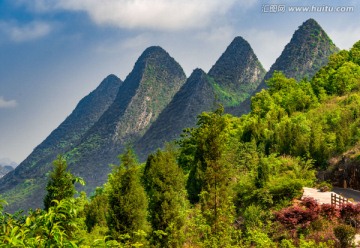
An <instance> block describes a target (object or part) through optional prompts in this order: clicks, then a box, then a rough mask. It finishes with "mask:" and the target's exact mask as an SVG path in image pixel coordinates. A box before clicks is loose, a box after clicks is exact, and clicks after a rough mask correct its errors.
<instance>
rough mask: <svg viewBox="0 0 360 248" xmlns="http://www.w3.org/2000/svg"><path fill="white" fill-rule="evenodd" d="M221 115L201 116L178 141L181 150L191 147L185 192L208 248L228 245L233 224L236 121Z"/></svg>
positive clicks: (236, 145)
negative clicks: (205, 230)
mask: <svg viewBox="0 0 360 248" xmlns="http://www.w3.org/2000/svg"><path fill="white" fill-rule="evenodd" d="M222 113H223V108H222V107H220V108H219V109H217V110H216V111H215V112H212V113H203V114H201V115H200V116H199V121H198V127H197V128H196V129H193V130H192V131H191V132H190V133H188V137H186V138H185V140H183V141H181V142H180V145H181V146H182V149H184V151H187V149H186V146H187V145H188V144H191V146H192V147H193V159H190V161H193V164H192V167H191V170H190V173H189V178H188V182H187V190H188V194H189V199H190V201H191V202H192V203H197V202H199V203H200V206H201V210H202V215H203V216H204V218H205V220H206V223H207V224H208V225H209V227H210V229H211V233H212V235H213V239H212V240H213V241H211V242H210V243H209V245H211V246H213V245H217V244H218V243H217V242H220V240H221V242H223V244H229V242H231V241H230V240H231V237H230V236H229V234H230V233H231V232H232V230H231V229H232V227H231V224H232V223H233V221H234V216H233V214H234V204H233V200H232V198H233V193H234V192H233V186H234V182H235V181H236V175H235V173H234V171H235V167H236V164H235V163H236V159H235V158H236V155H235V151H236V149H237V147H238V145H239V144H238V137H237V131H236V130H237V121H236V120H235V119H232V118H231V117H229V116H226V115H225V116H224V115H223V114H222ZM235 137H236V138H235ZM183 155H184V154H183ZM185 155H186V154H185Z"/></svg>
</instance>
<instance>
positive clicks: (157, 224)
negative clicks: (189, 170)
mask: <svg viewBox="0 0 360 248" xmlns="http://www.w3.org/2000/svg"><path fill="white" fill-rule="evenodd" d="M144 184H145V189H146V192H147V194H148V196H149V215H150V216H149V219H150V222H151V225H152V228H153V230H154V235H152V241H153V243H154V244H155V245H156V246H158V247H181V246H182V242H183V240H182V237H181V229H182V227H183V225H184V222H185V217H186V214H185V211H186V206H187V202H186V190H185V179H184V173H183V171H182V169H181V168H180V167H179V166H178V164H177V162H176V152H175V150H174V148H173V147H171V146H170V145H168V146H166V149H165V151H160V150H159V151H157V152H156V153H155V154H153V155H150V156H149V157H148V159H147V162H146V166H145V171H144ZM159 231H160V232H159ZM159 234H162V235H159Z"/></svg>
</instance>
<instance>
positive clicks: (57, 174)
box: [44, 155, 85, 211]
mask: <svg viewBox="0 0 360 248" xmlns="http://www.w3.org/2000/svg"><path fill="white" fill-rule="evenodd" d="M53 165H54V170H53V171H52V172H51V173H50V179H49V181H48V184H47V186H46V190H47V194H46V196H45V198H44V206H45V210H46V211H47V210H48V209H49V208H50V207H52V206H55V203H54V202H53V200H57V201H59V202H60V201H61V200H63V199H66V198H71V197H73V196H74V194H75V193H76V190H75V186H74V184H75V183H76V182H79V183H80V184H82V185H84V184H85V182H84V181H83V180H82V179H81V178H80V177H75V176H74V175H72V174H71V173H70V172H68V171H67V170H66V169H67V162H66V160H65V158H64V157H63V156H61V155H59V156H58V157H57V159H56V160H55V161H54V162H53Z"/></svg>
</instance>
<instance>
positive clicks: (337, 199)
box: [331, 193, 349, 207]
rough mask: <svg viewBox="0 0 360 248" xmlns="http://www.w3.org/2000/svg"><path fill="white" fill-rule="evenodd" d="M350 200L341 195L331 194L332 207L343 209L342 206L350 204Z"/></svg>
mask: <svg viewBox="0 0 360 248" xmlns="http://www.w3.org/2000/svg"><path fill="white" fill-rule="evenodd" d="M348 202H349V200H348V199H346V198H345V197H342V196H340V195H337V194H334V193H331V205H332V206H334V205H335V207H341V206H342V205H344V204H346V203H348Z"/></svg>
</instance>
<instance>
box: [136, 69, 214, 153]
mask: <svg viewBox="0 0 360 248" xmlns="http://www.w3.org/2000/svg"><path fill="white" fill-rule="evenodd" d="M215 107H216V98H215V92H214V80H213V79H211V78H210V77H209V76H208V75H206V73H205V72H204V71H203V70H201V69H196V70H194V71H193V73H192V74H191V76H190V77H189V79H188V80H187V81H186V82H185V84H184V85H183V86H182V87H181V89H180V90H179V92H177V93H176V95H175V96H174V98H173V99H172V101H171V102H170V103H169V105H168V106H167V107H166V108H165V109H164V111H162V112H161V114H160V115H159V118H158V119H157V120H156V121H155V122H154V123H153V124H152V125H151V126H150V128H149V130H148V131H147V132H146V133H145V135H144V136H143V137H141V139H140V140H139V141H138V142H137V143H136V145H135V150H136V151H137V154H139V156H140V158H141V160H145V159H146V157H147V154H149V153H150V152H153V151H155V150H156V149H157V148H160V147H163V146H164V143H165V142H169V141H171V140H174V139H177V138H179V136H180V134H181V133H182V130H183V129H184V128H185V127H193V126H195V124H196V119H197V116H198V115H199V114H201V113H202V112H204V111H209V110H212V109H214V108H215Z"/></svg>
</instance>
